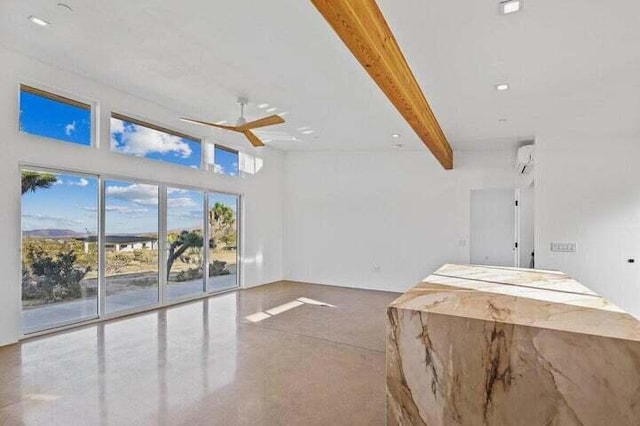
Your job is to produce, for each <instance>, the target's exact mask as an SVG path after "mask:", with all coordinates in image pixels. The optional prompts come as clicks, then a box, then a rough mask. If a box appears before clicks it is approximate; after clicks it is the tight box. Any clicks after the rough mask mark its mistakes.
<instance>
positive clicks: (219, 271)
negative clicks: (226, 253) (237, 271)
mask: <svg viewBox="0 0 640 426" xmlns="http://www.w3.org/2000/svg"><path fill="white" fill-rule="evenodd" d="M230 273H231V272H230V271H229V270H228V269H227V262H223V261H221V260H214V261H213V262H211V263H209V276H210V277H217V276H218V275H229V274H230Z"/></svg>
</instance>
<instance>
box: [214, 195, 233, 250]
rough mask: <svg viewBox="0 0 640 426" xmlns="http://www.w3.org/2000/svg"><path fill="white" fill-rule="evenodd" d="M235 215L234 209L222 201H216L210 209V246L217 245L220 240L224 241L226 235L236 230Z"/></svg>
mask: <svg viewBox="0 0 640 426" xmlns="http://www.w3.org/2000/svg"><path fill="white" fill-rule="evenodd" d="M233 216H234V212H233V209H231V207H229V206H225V205H224V204H222V203H215V204H214V206H213V207H212V208H211V209H210V210H209V225H211V239H210V240H209V247H210V248H215V247H217V246H218V244H219V243H220V242H224V240H225V236H226V235H228V234H230V233H231V232H232V231H234V229H233V228H234V225H235V222H236V220H235V219H234V217H233Z"/></svg>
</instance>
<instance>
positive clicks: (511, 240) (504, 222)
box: [471, 189, 517, 266]
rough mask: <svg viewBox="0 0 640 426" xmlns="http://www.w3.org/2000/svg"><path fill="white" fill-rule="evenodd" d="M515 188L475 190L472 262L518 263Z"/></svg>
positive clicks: (472, 224)
mask: <svg viewBox="0 0 640 426" xmlns="http://www.w3.org/2000/svg"><path fill="white" fill-rule="evenodd" d="M515 222H516V214H515V191H514V190H513V189H482V190H472V191H471V263H472V264H478V265H494V266H516V265H515V258H516V254H517V253H516V223H515Z"/></svg>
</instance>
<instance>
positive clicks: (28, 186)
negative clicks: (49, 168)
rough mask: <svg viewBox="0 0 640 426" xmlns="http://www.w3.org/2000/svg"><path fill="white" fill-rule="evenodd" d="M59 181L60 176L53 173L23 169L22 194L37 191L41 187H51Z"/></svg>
mask: <svg viewBox="0 0 640 426" xmlns="http://www.w3.org/2000/svg"><path fill="white" fill-rule="evenodd" d="M57 181H58V178H57V177H56V176H55V175H53V174H51V173H43V172H34V171H31V170H23V171H22V195H24V194H25V193H27V192H29V191H31V192H36V190H37V189H39V188H44V189H46V188H51V186H53V184H55V183H56V182H57Z"/></svg>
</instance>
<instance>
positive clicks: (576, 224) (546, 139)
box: [535, 135, 640, 317]
mask: <svg viewBox="0 0 640 426" xmlns="http://www.w3.org/2000/svg"><path fill="white" fill-rule="evenodd" d="M639 158H640V140H638V139H637V138H636V139H631V138H629V139H622V138H619V139H610V138H609V139H605V138H601V139H597V138H580V137H575V136H567V137H560V136H553V137H550V136H544V135H543V136H539V137H538V138H537V139H536V168H535V174H536V184H535V193H536V194H535V204H536V206H535V212H536V213H535V221H536V229H537V243H536V267H537V268H550V269H559V270H562V271H564V272H566V273H568V274H570V275H572V276H573V277H574V278H576V279H577V280H578V281H580V282H582V283H583V284H585V285H586V286H588V287H590V288H591V289H593V290H594V291H595V292H597V293H599V294H601V295H602V296H604V297H606V298H608V299H609V300H611V301H612V302H613V303H615V304H617V305H619V306H620V307H622V308H623V309H625V310H627V311H628V312H630V313H633V314H634V315H636V316H637V317H640V275H639V273H638V271H639V268H640V185H638V183H639V182H640V167H638V159H639ZM552 241H557V242H575V243H577V251H576V252H575V253H553V252H551V251H550V243H551V242H552ZM628 258H635V260H636V262H639V263H627V259H628Z"/></svg>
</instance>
